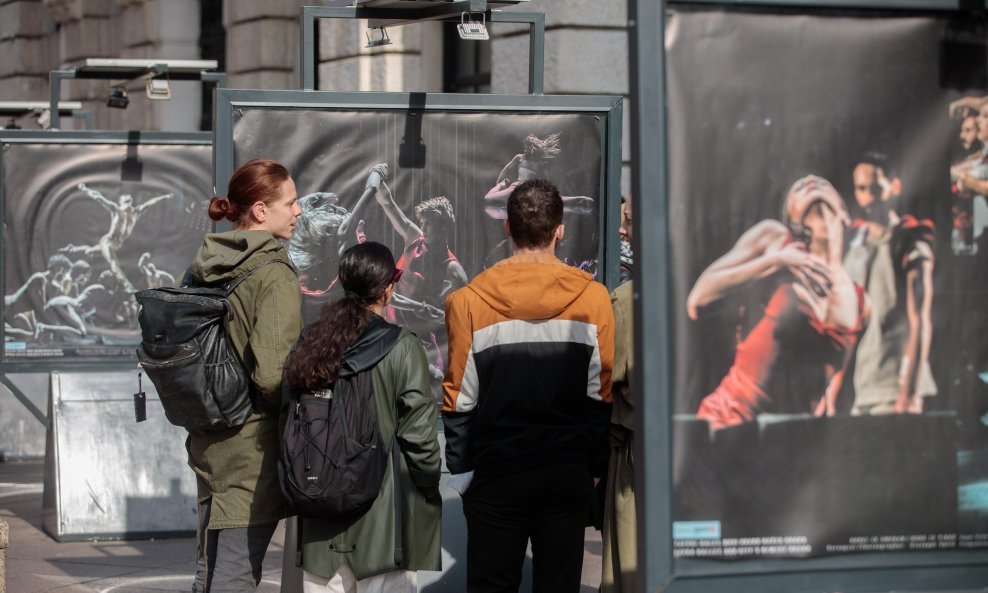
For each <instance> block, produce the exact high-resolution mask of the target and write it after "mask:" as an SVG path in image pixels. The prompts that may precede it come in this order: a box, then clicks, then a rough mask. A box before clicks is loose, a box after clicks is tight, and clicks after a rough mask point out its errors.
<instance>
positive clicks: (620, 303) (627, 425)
mask: <svg viewBox="0 0 988 593" xmlns="http://www.w3.org/2000/svg"><path fill="white" fill-rule="evenodd" d="M633 291H634V287H633V286H632V283H631V281H628V282H625V283H624V284H622V285H621V286H618V287H617V288H615V289H614V292H612V293H611V307H613V309H614V371H613V372H612V373H611V385H612V388H611V402H612V403H613V405H614V407H613V408H612V410H611V424H613V425H617V426H621V427H623V428H624V429H625V430H627V431H629V432H634V430H635V398H634V395H633V394H632V393H631V374H632V371H633V368H634V363H635V352H634V345H635V331H634V325H633V323H632V305H633V303H632V293H633ZM611 432H612V435H613V434H614V432H615V431H614V430H612V431H611ZM611 440H612V443H611V444H612V445H613V444H615V443H614V442H613V441H614V439H613V438H612V439H611Z"/></svg>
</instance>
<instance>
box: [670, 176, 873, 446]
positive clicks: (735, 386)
mask: <svg viewBox="0 0 988 593" xmlns="http://www.w3.org/2000/svg"><path fill="white" fill-rule="evenodd" d="M784 219H785V220H784V222H779V221H776V220H764V221H761V222H759V223H758V224H756V225H755V226H754V227H752V228H751V229H749V230H748V231H747V232H746V233H744V235H742V236H741V238H740V239H738V241H737V243H736V244H735V245H734V247H733V248H731V250H730V251H729V252H727V253H726V254H725V255H723V256H722V257H720V258H719V259H718V260H717V261H715V262H714V263H713V264H711V265H710V266H709V267H708V268H707V269H706V270H704V271H703V273H702V274H701V275H700V277H699V278H698V279H697V281H696V284H695V285H694V286H693V289H692V290H691V291H690V294H689V297H688V299H687V313H688V315H689V316H690V318H691V319H697V318H698V317H699V315H700V314H702V312H703V308H704V307H705V306H706V305H709V304H710V303H712V302H714V301H717V300H719V299H721V298H723V297H724V296H726V295H727V294H729V293H730V292H732V291H733V290H735V289H738V288H741V287H743V286H746V285H748V284H750V283H752V282H755V281H757V280H765V281H771V282H775V283H776V284H777V287H776V289H775V291H774V293H773V294H772V297H771V298H770V299H769V302H768V305H766V307H765V311H764V315H763V316H762V318H761V319H760V320H759V321H758V323H757V324H756V325H755V327H754V328H753V329H752V330H751V331H750V332H749V333H748V335H747V336H746V337H745V338H744V339H743V340H742V341H741V342H740V343H739V344H738V346H737V350H736V353H735V359H734V364H733V365H732V366H731V368H730V370H729V371H728V373H727V375H726V376H725V377H724V379H723V380H722V381H721V383H720V385H719V386H718V387H717V389H715V390H714V391H713V393H711V394H709V395H708V396H707V397H705V398H704V399H703V401H702V402H701V404H700V407H699V410H698V411H697V416H699V417H700V418H705V419H707V420H708V421H709V422H710V424H711V426H712V427H713V428H714V429H721V428H725V427H728V426H733V425H736V424H740V423H742V422H745V421H749V420H753V419H754V418H755V417H756V416H757V415H759V414H763V413H815V414H817V415H832V414H834V413H835V410H836V398H837V393H838V391H839V390H840V385H841V381H842V380H843V376H844V371H845V369H846V368H847V362H848V360H850V356H851V355H852V354H853V351H854V346H855V345H856V344H857V340H858V337H859V336H860V334H861V332H862V330H863V329H864V327H865V324H866V323H867V321H868V317H869V310H868V309H869V305H868V301H867V296H866V295H865V293H864V290H863V289H862V287H861V286H858V285H856V284H854V283H853V282H852V281H851V278H850V276H849V275H848V274H847V271H846V270H844V267H843V264H842V260H843V244H844V227H845V226H846V225H847V223H848V220H849V219H848V216H847V210H846V208H845V206H844V202H843V200H841V197H840V196H839V195H838V194H837V191H836V190H835V189H834V187H833V186H832V185H831V184H830V182H828V181H827V180H825V179H822V178H820V177H816V176H813V175H810V176H807V177H804V178H802V179H800V180H798V181H797V182H796V183H794V184H793V186H792V187H791V188H790V190H789V193H788V195H787V197H786V202H785V208H784Z"/></svg>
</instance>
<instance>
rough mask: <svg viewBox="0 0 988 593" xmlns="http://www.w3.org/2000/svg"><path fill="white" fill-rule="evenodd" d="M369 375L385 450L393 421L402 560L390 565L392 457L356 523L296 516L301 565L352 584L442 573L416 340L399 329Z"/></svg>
mask: <svg viewBox="0 0 988 593" xmlns="http://www.w3.org/2000/svg"><path fill="white" fill-rule="evenodd" d="M371 377H372V380H373V383H374V403H375V406H376V408H377V415H378V423H379V427H380V430H381V435H382V436H383V437H384V441H385V442H386V443H388V445H389V447H390V443H391V435H393V434H394V433H395V425H396V423H397V426H398V430H397V436H398V440H397V443H398V446H399V448H400V450H401V453H402V455H400V457H399V459H400V464H401V470H400V471H401V474H400V476H401V477H400V480H401V489H400V490H401V505H402V529H401V531H402V534H403V538H402V540H403V548H404V550H403V552H404V562H403V563H402V564H401V565H400V566H397V565H395V562H394V558H395V556H394V553H395V545H394V544H395V512H394V502H395V499H394V492H395V488H394V472H393V470H392V460H393V459H394V458H393V457H392V456H389V460H388V470H387V472H386V473H385V474H384V480H383V483H382V484H381V492H380V493H379V494H378V496H377V499H375V500H374V503H373V505H371V508H370V510H368V511H367V513H365V514H364V515H361V516H360V517H359V518H358V519H357V520H356V521H352V522H350V523H342V522H333V521H327V520H323V519H313V518H304V517H303V518H300V521H299V523H300V524H301V530H302V543H303V545H302V567H303V568H304V569H305V570H306V571H308V572H311V573H313V574H317V575H319V576H322V577H325V578H329V577H331V576H333V574H335V573H336V571H337V570H338V569H339V568H340V566H342V565H343V564H344V563H346V564H348V565H349V566H350V569H351V570H352V571H353V574H354V576H355V577H356V578H358V579H363V578H367V577H369V576H374V575H377V574H381V573H384V572H389V571H392V570H398V569H406V570H441V568H442V567H441V564H442V562H441V555H440V554H441V548H440V532H441V529H440V518H441V514H442V501H441V500H440V499H439V496H438V485H439V472H440V456H439V442H438V440H437V436H436V421H437V419H438V412H437V408H436V401H435V399H433V397H432V391H431V389H430V387H429V372H428V361H427V359H426V355H425V350H424V349H423V348H422V344H421V343H420V342H419V340H418V338H416V337H415V335H414V334H412V333H410V332H409V331H408V330H402V332H401V336H400V337H399V338H398V341H397V342H396V343H395V346H394V348H393V349H392V350H391V352H390V353H389V354H388V355H387V356H385V357H384V359H382V360H381V361H380V362H379V363H377V365H376V366H375V367H374V368H373V370H372V371H371ZM427 494H428V498H429V500H426V496H427Z"/></svg>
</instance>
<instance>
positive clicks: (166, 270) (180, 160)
mask: <svg viewBox="0 0 988 593" xmlns="http://www.w3.org/2000/svg"><path fill="white" fill-rule="evenodd" d="M3 150H4V154H3V174H4V175H3V203H4V213H3V216H4V238H3V242H4V255H3V257H4V278H3V282H4V294H5V295H6V297H7V298H6V299H5V310H4V321H5V324H6V325H5V328H6V331H5V341H6V344H7V350H6V352H7V357H8V358H13V357H17V358H22V357H24V356H31V358H35V357H41V358H46V357H55V358H62V357H69V358H71V357H73V356H87V357H88V356H96V357H103V356H109V357H115V356H123V357H127V358H130V357H132V351H133V346H134V345H136V344H137V342H138V341H139V330H138V327H137V320H136V316H135V313H136V308H135V306H134V303H133V298H132V297H131V296H130V295H129V294H127V293H126V290H124V286H123V282H122V278H121V277H120V276H118V275H116V274H114V273H113V272H112V271H111V270H110V263H109V261H108V260H107V259H106V257H105V256H104V255H103V253H102V251H101V250H100V249H99V245H100V241H101V239H103V238H104V236H106V235H107V234H108V232H109V231H110V229H111V225H112V224H113V222H112V221H113V216H114V214H113V213H112V212H111V210H110V209H108V208H107V207H104V206H103V205H101V204H100V203H99V202H98V201H97V200H95V199H93V198H92V197H90V196H88V195H87V194H86V192H84V191H83V190H82V189H80V188H79V184H80V183H84V184H85V185H86V186H87V187H89V188H90V189H92V190H95V191H98V192H99V193H101V194H102V195H103V196H104V197H105V198H106V199H107V200H109V201H110V202H112V203H114V204H116V205H119V204H120V203H121V196H123V195H125V194H126V195H129V196H131V199H132V205H133V207H134V208H140V207H141V206H142V205H143V204H145V203H146V202H148V201H149V200H151V199H153V198H155V197H156V196H161V195H165V194H172V197H171V198H168V199H166V200H163V201H159V202H156V203H154V204H152V205H150V206H148V207H147V208H146V209H144V210H142V211H141V212H140V214H138V215H136V223H134V224H133V229H132V230H131V231H130V232H129V233H128V232H124V233H123V235H122V236H123V237H125V238H124V241H123V243H122V244H121V245H120V246H119V248H118V249H117V250H116V256H115V259H116V261H117V262H118V264H119V270H120V274H122V276H123V277H124V278H126V279H127V281H128V282H129V283H130V284H131V286H132V288H133V289H136V290H140V289H143V288H147V287H148V286H149V285H150V283H154V282H157V283H163V282H170V281H172V279H173V278H177V277H180V276H181V274H182V272H183V271H184V270H185V269H186V267H187V266H188V265H189V263H191V261H192V257H193V255H194V254H195V251H196V249H198V247H199V245H200V244H201V242H202V236H203V235H204V234H205V232H207V230H208V229H209V228H210V224H209V220H208V218H207V217H206V209H205V207H206V204H208V199H209V197H210V196H211V188H212V178H211V156H212V154H211V149H210V147H209V146H206V145H198V146H197V145H173V144H169V145H137V144H132V145H126V144H69V143H54V142H53V143H45V142H38V143H9V144H4V146H3ZM125 218H126V216H124V217H122V218H121V220H120V223H123V222H124V220H123V219H125ZM145 253H147V254H148V256H147V260H146V262H145V265H144V266H143V267H142V266H139V262H140V260H141V257H142V255H143V254H145ZM53 258H54V259H53ZM54 260H61V263H53V262H54ZM66 261H67V262H69V263H74V264H75V265H76V267H75V268H74V271H72V272H69V273H68V274H69V275H68V276H66V275H65V273H64V272H63V268H64V267H65V263H66ZM148 262H149V263H150V264H151V265H147V263H148ZM152 266H153V267H152ZM156 272H157V274H156ZM149 274H150V276H149ZM32 276H33V277H34V280H33V281H32V282H31V283H30V286H29V288H28V289H27V290H25V291H24V292H23V293H22V294H20V295H17V291H18V289H19V288H20V287H22V286H24V285H25V284H26V283H28V281H29V280H31V278H32ZM72 279H74V280H75V282H74V283H72ZM56 284H61V286H56ZM70 284H71V287H70ZM97 285H98V286H97ZM87 288H89V290H88V291H87V290H86V289H87ZM55 297H61V298H59V299H55ZM53 299H55V300H53ZM70 308H71V309H72V310H74V311H75V315H72V314H70V313H69V312H68V310H69V309H70ZM19 314H20V316H19ZM76 315H77V316H78V318H76ZM29 317H30V318H31V319H33V320H34V322H35V323H31V322H29V321H28V318H29ZM79 320H81V323H82V325H83V327H84V330H85V335H80V334H81V332H82V329H81V328H80V330H79V331H72V330H68V329H65V328H67V327H68V328H78V327H79ZM32 326H33V328H32ZM32 329H33V330H34V332H33V333H34V334H35V335H32ZM46 350H47V351H46Z"/></svg>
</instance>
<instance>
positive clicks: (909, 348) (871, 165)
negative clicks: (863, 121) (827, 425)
mask: <svg viewBox="0 0 988 593" xmlns="http://www.w3.org/2000/svg"><path fill="white" fill-rule="evenodd" d="M853 181H854V199H855V202H856V207H855V208H854V209H853V211H854V213H855V215H854V219H853V221H852V227H853V229H854V231H853V236H852V238H851V242H850V246H849V247H848V250H847V255H846V257H845V258H844V267H845V268H846V269H847V272H848V274H850V275H851V278H852V279H853V280H854V282H857V283H859V284H861V285H863V286H864V287H865V288H866V290H867V291H868V297H869V299H870V301H871V309H872V320H873V322H872V323H871V324H870V325H869V326H868V328H867V329H866V330H865V332H864V334H863V335H862V336H861V341H860V343H859V344H858V349H857V354H856V355H855V360H854V405H853V407H852V408H851V414H853V415H873V414H891V413H903V412H909V413H913V414H919V413H921V412H922V411H923V400H924V399H925V398H928V397H933V396H934V395H936V394H937V386H936V383H935V382H934V380H933V372H932V370H931V369H930V362H929V360H930V346H931V343H932V336H933V322H932V309H933V264H934V261H933V260H934V257H933V223H932V222H931V221H929V220H920V219H917V218H916V217H914V216H912V215H908V214H907V215H901V216H900V215H899V213H898V212H897V208H898V204H899V203H900V201H901V198H902V195H903V183H902V180H901V179H900V177H899V175H898V173H897V171H896V169H895V168H894V167H893V166H892V165H891V164H890V162H889V159H888V157H887V156H886V155H885V154H883V153H878V152H868V153H866V154H865V155H863V156H862V157H861V158H859V159H858V163H857V164H856V165H855V166H854V170H853Z"/></svg>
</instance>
